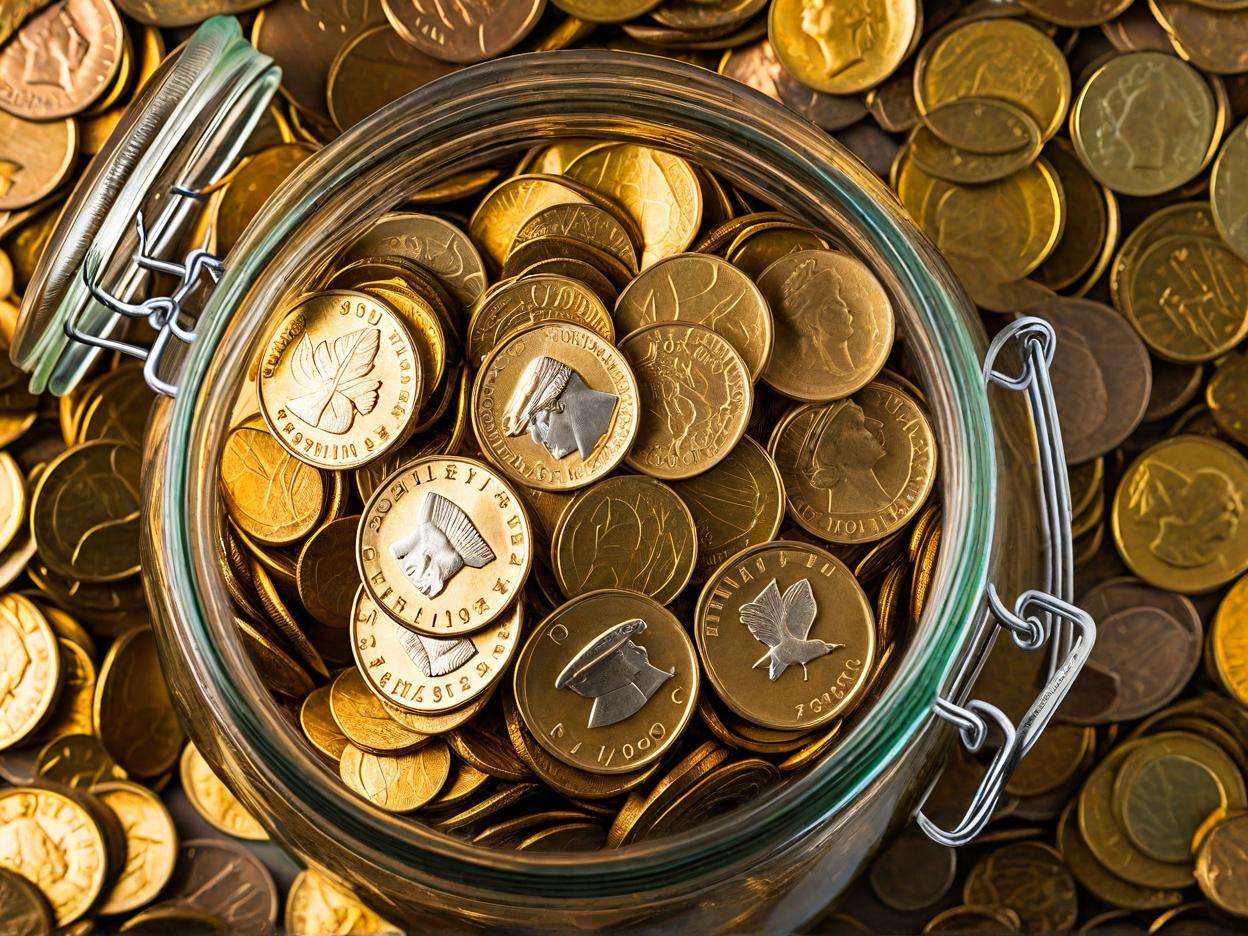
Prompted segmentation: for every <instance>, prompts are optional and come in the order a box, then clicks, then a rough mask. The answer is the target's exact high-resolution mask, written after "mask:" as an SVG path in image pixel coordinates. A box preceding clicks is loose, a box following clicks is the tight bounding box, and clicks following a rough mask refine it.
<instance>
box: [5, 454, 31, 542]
mask: <svg viewBox="0 0 1248 936" xmlns="http://www.w3.org/2000/svg"><path fill="white" fill-rule="evenodd" d="M25 519H26V477H25V475H23V474H22V469H21V468H20V467H18V464H17V462H16V461H14V459H13V456H12V455H10V454H9V453H8V452H0V550H2V549H6V548H8V546H9V544H10V543H12V542H13V538H14V537H15V536H17V534H18V533H19V532H20V531H21V529H22V521H24V520H25Z"/></svg>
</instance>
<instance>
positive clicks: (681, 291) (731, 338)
mask: <svg viewBox="0 0 1248 936" xmlns="http://www.w3.org/2000/svg"><path fill="white" fill-rule="evenodd" d="M615 320H616V322H617V323H618V324H619V326H620V330H621V331H622V332H623V333H624V335H625V336H628V335H631V334H632V333H633V332H635V331H637V330H638V329H640V328H641V327H642V326H644V325H650V324H653V323H655V322H688V323H691V324H695V325H705V326H706V327H708V328H710V329H711V331H713V332H715V333H716V334H718V335H719V336H720V337H722V338H724V339H725V340H726V341H727V342H728V343H729V344H730V345H732V347H733V349H734V350H735V351H736V352H737V353H738V354H740V355H741V357H742V359H743V360H744V361H745V362H746V365H747V366H748V367H749V370H750V377H751V379H754V380H757V379H758V376H759V375H760V374H761V373H762V372H763V368H765V367H766V366H767V362H768V360H769V359H770V357H771V348H772V341H773V335H772V321H771V312H770V310H769V309H768V306H767V300H766V299H764V298H763V295H762V293H761V292H759V290H758V287H757V286H755V285H754V283H753V281H752V280H750V278H749V277H748V276H746V275H745V274H744V273H742V272H741V271H740V270H738V269H737V268H736V267H734V266H733V265H732V264H731V263H729V262H727V261H726V260H722V259H720V258H719V257H716V256H714V255H712V254H700V253H689V254H677V255H675V256H672V257H667V258H665V259H663V260H660V261H659V262H657V263H655V264H653V265H651V266H650V267H648V268H647V269H646V270H645V271H644V272H643V273H642V274H641V275H640V276H638V277H637V278H636V279H634V280H633V281H632V283H630V284H629V286H628V287H627V288H626V289H625V290H624V291H623V292H622V293H620V297H619V299H618V300H617V301H616V304H615Z"/></svg>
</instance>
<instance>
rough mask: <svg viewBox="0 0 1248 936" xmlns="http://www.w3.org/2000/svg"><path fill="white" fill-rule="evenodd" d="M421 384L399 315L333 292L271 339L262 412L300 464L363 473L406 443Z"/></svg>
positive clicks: (318, 296) (360, 296)
mask: <svg viewBox="0 0 1248 936" xmlns="http://www.w3.org/2000/svg"><path fill="white" fill-rule="evenodd" d="M422 384H423V374H422V369H421V364H420V357H419V355H418V353H417V348H416V343H415V339H414V338H413V337H412V332H411V329H410V328H409V327H408V325H407V324H406V323H405V322H404V320H403V318H402V316H401V315H400V314H399V313H398V312H397V311H396V310H395V309H394V308H393V307H391V306H390V305H389V304H388V303H386V302H382V301H381V300H380V299H377V298H375V297H373V296H369V295H367V294H365V293H362V292H353V291H351V290H345V289H344V290H328V291H326V292H320V293H315V294H313V295H309V296H305V297H303V298H302V299H300V300H298V302H296V304H295V306H294V308H292V309H291V310H290V311H289V312H288V313H287V314H286V316H285V317H284V318H283V319H282V320H281V321H280V322H279V324H278V325H277V327H276V328H274V329H273V331H272V332H270V334H269V336H268V337H267V339H266V341H265V351H264V356H263V357H262V358H261V359H260V374H259V381H258V391H259V395H260V412H261V413H262V414H263V416H264V421H265V423H266V424H267V425H268V427H269V429H270V430H271V431H272V433H273V435H274V437H275V438H276V439H277V440H278V441H279V442H280V443H281V444H282V446H283V447H284V448H285V449H286V450H287V451H288V452H290V453H291V454H292V455H294V456H295V457H296V458H298V459H299V460H300V461H303V462H307V463H308V464H310V465H315V466H317V467H318V468H333V469H345V468H359V467H360V466H361V465H366V464H368V463H369V462H370V461H373V460H374V459H376V458H380V457H381V456H382V455H384V454H385V453H386V452H388V451H390V450H391V449H393V448H396V447H397V446H399V445H402V444H403V442H404V441H405V440H406V438H407V436H408V434H409V431H410V429H411V427H412V425H413V420H414V417H415V415H416V413H417V411H418V409H419V407H420V403H421V388H422Z"/></svg>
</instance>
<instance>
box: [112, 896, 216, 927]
mask: <svg viewBox="0 0 1248 936" xmlns="http://www.w3.org/2000/svg"><path fill="white" fill-rule="evenodd" d="M173 929H176V930H178V931H180V932H193V933H227V932H229V927H228V926H227V925H226V923H225V921H224V920H222V919H221V918H220V917H219V916H217V915H216V914H213V913H208V912H207V911H206V910H201V909H200V908H199V907H197V906H195V904H193V903H191V902H190V901H186V900H165V901H162V902H161V903H158V904H156V905H155V906H152V907H148V908H147V909H146V910H144V911H142V912H141V913H136V914H135V915H134V916H132V917H131V918H130V919H128V920H126V922H125V923H123V924H122V925H121V928H120V929H118V930H117V932H118V933H167V932H169V931H170V930H173Z"/></svg>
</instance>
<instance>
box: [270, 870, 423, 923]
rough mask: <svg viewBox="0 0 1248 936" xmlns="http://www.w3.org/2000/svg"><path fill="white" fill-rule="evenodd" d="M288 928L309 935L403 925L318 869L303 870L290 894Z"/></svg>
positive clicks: (287, 911)
mask: <svg viewBox="0 0 1248 936" xmlns="http://www.w3.org/2000/svg"><path fill="white" fill-rule="evenodd" d="M285 924H286V932H288V933H300V934H305V936H333V934H339V933H343V932H344V928H345V932H346V933H350V934H353V936H371V934H380V933H394V932H398V931H399V928H398V927H397V926H395V925H394V924H392V923H390V922H388V921H386V920H384V919H382V918H381V917H379V916H378V915H377V914H375V913H373V911H372V910H370V909H368V907H366V906H365V905H364V904H363V903H361V902H360V901H359V900H357V899H356V897H355V895H354V894H351V893H350V892H348V891H346V890H343V889H342V888H340V887H339V886H338V885H336V884H334V883H333V882H332V881H330V880H329V879H328V878H327V877H325V876H324V875H322V874H319V873H317V872H316V871H301V872H299V876H298V877H296V878H295V881H294V883H293V884H291V885H290V893H288V894H287V895H286V916H285Z"/></svg>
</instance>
